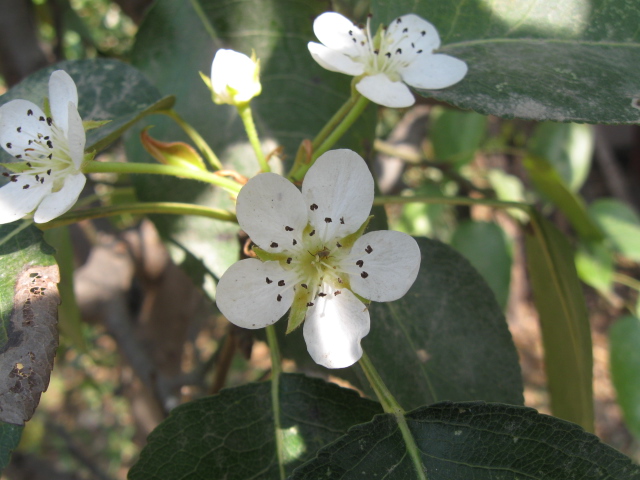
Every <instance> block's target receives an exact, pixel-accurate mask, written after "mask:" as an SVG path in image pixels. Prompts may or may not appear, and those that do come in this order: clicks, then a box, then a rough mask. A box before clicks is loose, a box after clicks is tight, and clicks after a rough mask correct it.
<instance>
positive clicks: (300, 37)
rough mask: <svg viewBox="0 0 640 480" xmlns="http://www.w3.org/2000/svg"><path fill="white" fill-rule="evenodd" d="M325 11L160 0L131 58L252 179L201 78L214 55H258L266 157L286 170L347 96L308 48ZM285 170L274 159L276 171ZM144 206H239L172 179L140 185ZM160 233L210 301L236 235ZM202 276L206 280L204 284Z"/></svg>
mask: <svg viewBox="0 0 640 480" xmlns="http://www.w3.org/2000/svg"><path fill="white" fill-rule="evenodd" d="M324 7H325V5H324V4H321V3H316V2H300V1H293V0H273V1H269V2H264V1H261V0H250V1H247V2H241V3H237V2H218V1H216V0H202V1H199V2H175V1H173V0H159V1H157V2H155V3H154V5H153V7H152V8H151V9H150V11H149V12H148V14H147V16H146V18H145V21H144V22H143V24H142V25H141V27H140V30H139V32H138V35H137V39H136V45H135V47H134V50H133V54H132V60H133V63H134V65H135V66H137V67H138V68H140V69H141V70H142V71H143V72H145V73H146V74H147V75H148V76H149V78H153V79H154V81H155V82H156V85H157V86H158V88H159V89H160V91H161V92H163V93H164V94H175V95H176V96H177V98H178V100H177V103H176V110H177V111H178V112H179V113H180V115H182V117H183V118H184V119H185V120H186V121H187V122H189V123H190V124H191V125H192V126H194V127H195V128H196V129H197V130H198V131H199V132H200V133H201V135H202V136H203V137H204V138H205V140H207V141H208V142H209V144H210V145H211V147H212V148H213V149H214V151H215V152H216V154H217V155H218V157H220V159H221V160H222V162H223V163H224V164H225V166H226V167H227V168H231V169H234V170H237V171H239V172H240V173H241V174H243V175H246V176H253V175H255V174H256V173H258V171H259V167H258V163H257V161H256V159H255V155H254V153H253V150H252V148H251V146H250V145H249V143H248V141H247V137H246V133H245V132H244V129H243V127H242V122H241V121H240V119H239V117H238V115H237V113H236V110H235V108H234V107H232V106H229V105H214V103H213V102H212V101H211V93H210V91H209V90H208V88H207V86H206V85H205V84H204V82H203V81H202V79H201V78H200V75H199V73H198V72H204V73H205V74H208V72H210V70H211V62H212V60H213V56H214V53H215V51H216V49H217V48H220V47H224V48H231V49H234V50H236V51H240V52H242V53H245V54H251V52H252V50H255V52H256V55H257V57H258V58H259V59H260V67H261V68H260V70H261V75H260V81H261V84H262V94H261V95H260V96H259V97H257V98H256V99H254V100H253V101H252V102H251V105H252V111H253V116H254V119H255V123H256V127H257V130H258V133H259V134H260V136H261V140H262V142H263V150H264V151H265V153H271V152H273V151H274V150H275V148H276V147H277V146H283V147H284V152H283V156H284V157H286V159H287V161H288V162H290V161H291V160H292V159H293V158H294V157H295V154H296V152H297V149H298V145H299V144H300V142H301V141H302V140H303V139H305V138H313V137H314V136H315V135H316V134H317V133H318V132H319V131H320V129H321V128H322V127H323V126H324V123H325V122H327V121H328V120H329V119H330V118H331V116H332V115H333V114H334V113H335V112H336V111H337V110H338V108H339V107H340V106H341V105H342V104H343V103H344V102H345V101H346V100H347V98H348V97H349V94H350V84H349V81H350V79H349V78H347V77H346V76H341V75H336V74H335V73H332V72H328V71H326V70H324V69H323V68H321V67H320V66H319V65H317V64H316V62H315V61H314V60H313V59H312V58H311V55H309V52H308V49H307V42H308V41H309V40H311V39H313V38H314V34H313V31H312V21H313V18H314V17H315V16H317V15H319V14H320V13H321V12H322V11H323V9H324ZM374 111H375V109H374V108H373V107H371V108H370V109H369V110H368V111H367V113H365V115H364V116H365V117H366V119H365V120H364V121H362V122H359V123H357V124H356V126H354V127H353V128H352V129H351V130H350V132H349V134H348V136H347V137H346V138H345V140H344V141H342V142H340V144H339V145H341V146H343V147H344V146H347V147H351V148H352V149H354V150H361V149H362V147H363V146H364V145H365V142H366V141H367V139H371V138H372V135H373V130H374ZM154 124H155V128H154V130H153V134H154V136H155V137H157V138H160V139H162V140H163V141H177V140H181V141H187V138H186V137H185V135H184V134H183V133H182V131H181V130H180V129H179V128H178V127H177V126H176V125H175V124H172V123H170V122H168V121H167V120H166V119H161V121H155V119H154ZM127 153H128V157H129V159H130V160H132V161H148V160H149V158H148V156H147V154H146V153H144V152H143V151H142V148H141V146H140V145H139V142H138V140H137V139H134V138H133V137H132V138H131V139H130V141H129V142H128V143H127ZM271 165H272V166H273V167H274V170H276V171H277V170H278V169H282V166H281V165H279V162H278V161H273V162H272V164H271ZM134 181H135V185H136V190H137V193H138V197H139V198H140V199H142V200H149V201H155V200H163V201H167V200H170V201H181V202H195V203H199V204H204V205H209V206H215V207H217V208H233V202H231V201H230V200H229V195H228V194H226V193H224V192H218V191H216V190H215V189H213V188H212V187H210V186H207V185H204V184H201V183H196V182H191V181H185V180H176V179H168V178H159V177H155V178H151V177H136V178H135V179H134ZM153 220H154V222H155V223H156V226H157V227H158V228H159V230H160V232H161V234H162V235H163V236H164V237H165V238H166V239H167V240H169V241H170V242H172V243H173V245H174V246H175V247H177V248H172V254H173V258H174V260H176V261H177V262H178V263H183V261H184V259H185V258H188V259H197V260H199V261H200V262H201V265H199V266H198V265H196V264H194V263H193V262H189V266H188V267H187V271H188V272H189V273H190V274H191V276H192V277H194V279H195V280H196V282H197V283H198V284H201V285H203V286H204V287H205V288H206V289H207V291H208V292H209V294H210V295H212V296H213V295H214V290H215V287H214V284H215V277H219V276H220V275H221V274H222V273H223V272H224V271H225V270H226V269H227V268H228V267H229V266H230V265H231V264H232V263H233V262H235V261H236V260H237V259H238V256H239V252H240V246H239V244H238V243H237V242H234V241H233V240H234V238H236V236H237V233H238V227H237V226H234V225H232V224H227V223H223V222H218V221H213V220H210V219H201V218H197V217H191V218H180V219H178V218H168V217H162V218H161V217H157V216H156V217H154V218H153ZM203 274H204V276H202V275H203Z"/></svg>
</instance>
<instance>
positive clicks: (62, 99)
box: [0, 70, 86, 224]
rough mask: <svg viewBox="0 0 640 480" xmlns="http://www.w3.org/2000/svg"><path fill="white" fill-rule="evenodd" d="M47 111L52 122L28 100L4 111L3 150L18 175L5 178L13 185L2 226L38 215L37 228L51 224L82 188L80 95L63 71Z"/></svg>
mask: <svg viewBox="0 0 640 480" xmlns="http://www.w3.org/2000/svg"><path fill="white" fill-rule="evenodd" d="M49 106H50V108H51V116H50V117H49V116H47V115H46V114H45V113H44V112H43V111H42V110H41V109H40V107H38V106H37V105H35V104H33V103H32V102H29V101H27V100H11V101H10V102H7V103H6V104H4V105H2V106H1V107H0V144H1V145H2V148H4V149H5V151H7V152H8V153H9V154H10V155H12V156H13V157H14V158H16V159H17V160H18V162H15V163H11V164H7V165H5V166H6V167H8V168H11V170H12V171H13V172H15V173H8V172H4V173H3V175H4V176H5V177H8V178H9V180H10V181H9V182H8V183H7V184H6V185H4V186H3V187H2V188H0V224H4V223H9V222H13V221H14V220H18V219H20V218H23V217H26V216H27V215H29V214H31V213H32V212H34V210H35V213H34V215H33V219H34V221H35V222H36V223H44V222H48V221H49V220H53V219H54V218H56V217H58V216H60V215H62V214H63V213H65V212H66V211H68V210H69V209H70V208H71V207H73V205H74V204H75V203H76V200H77V199H78V196H79V195H80V192H81V191H82V188H83V187H84V184H85V181H86V178H85V176H84V174H83V173H82V172H81V171H80V167H81V165H82V162H83V158H84V146H85V132H84V128H83V126H82V120H81V119H80V115H79V114H78V92H77V90H76V85H75V83H74V82H73V79H72V78H71V77H70V76H69V74H67V73H66V72H65V71H63V70H57V71H55V72H53V73H52V74H51V77H49Z"/></svg>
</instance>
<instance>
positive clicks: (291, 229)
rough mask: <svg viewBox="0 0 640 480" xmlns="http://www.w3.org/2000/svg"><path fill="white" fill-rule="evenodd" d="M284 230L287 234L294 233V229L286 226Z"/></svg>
mask: <svg viewBox="0 0 640 480" xmlns="http://www.w3.org/2000/svg"><path fill="white" fill-rule="evenodd" d="M284 229H285V230H286V231H287V232H293V228H291V227H289V226H285V227H284Z"/></svg>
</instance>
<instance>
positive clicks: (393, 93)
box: [356, 73, 416, 108]
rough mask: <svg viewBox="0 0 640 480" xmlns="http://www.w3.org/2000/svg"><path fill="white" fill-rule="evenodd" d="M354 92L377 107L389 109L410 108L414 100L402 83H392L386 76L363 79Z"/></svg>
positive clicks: (379, 74) (378, 75)
mask: <svg viewBox="0 0 640 480" xmlns="http://www.w3.org/2000/svg"><path fill="white" fill-rule="evenodd" d="M356 90H358V92H360V93H361V94H362V95H363V96H365V97H367V98H368V99H369V100H371V101H372V102H374V103H377V104H378V105H383V106H385V107H391V108H404V107H410V106H411V105H413V104H414V103H415V102H416V99H415V98H414V96H413V93H411V90H409V87H407V86H406V85H405V84H404V83H403V82H400V81H396V82H394V81H392V80H391V79H390V78H389V77H388V76H387V75H386V74H384V73H378V74H376V75H370V76H367V77H364V78H363V79H362V80H360V81H359V82H358V83H357V84H356Z"/></svg>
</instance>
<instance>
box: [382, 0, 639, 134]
mask: <svg viewBox="0 0 640 480" xmlns="http://www.w3.org/2000/svg"><path fill="white" fill-rule="evenodd" d="M371 3H372V10H373V13H374V22H373V23H374V28H375V27H376V26H377V25H375V24H376V23H377V22H383V23H387V24H388V23H389V21H391V20H392V19H393V18H395V17H397V16H399V15H404V14H406V13H410V12H413V13H417V14H418V15H421V16H422V17H424V18H425V19H427V20H429V21H430V22H431V23H433V24H434V25H435V26H436V28H437V29H438V32H439V33H440V36H441V38H442V47H441V48H440V51H441V52H442V53H446V54H449V55H453V56H455V57H458V58H460V59H462V60H464V61H466V62H467V65H468V66H469V73H468V74H467V76H466V77H465V78H464V79H463V80H462V81H461V82H460V83H458V84H456V85H454V86H452V87H449V88H446V89H444V90H433V91H425V92H424V94H425V95H429V96H433V97H435V98H437V99H439V100H444V101H446V102H449V103H452V104H454V105H456V106H458V107H461V108H468V109H472V110H476V111H478V112H480V113H483V114H493V115H498V116H501V117H519V118H530V119H535V120H555V121H561V122H570V121H574V122H588V123H629V124H634V123H638V121H639V120H640V108H639V106H638V104H637V103H635V102H636V101H637V99H638V98H639V97H640V90H639V88H638V83H637V79H638V78H640V62H638V51H639V48H640V31H639V30H638V22H637V19H638V17H640V4H638V3H637V2H629V1H626V0H611V1H604V0H594V1H588V0H573V1H563V2H557V1H555V0H542V1H536V0H521V1H518V2H513V1H511V0H497V1H492V2H487V1H482V0H470V1H467V2H463V3H460V2H434V1H430V2H426V1H425V2H415V1H414V0H397V1H393V2H391V1H388V0H372V2H371ZM634 105H635V106H634Z"/></svg>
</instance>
